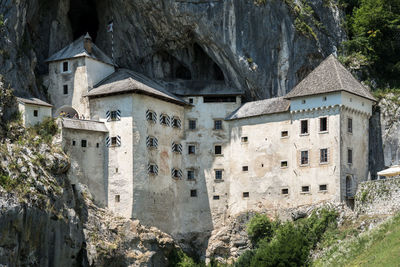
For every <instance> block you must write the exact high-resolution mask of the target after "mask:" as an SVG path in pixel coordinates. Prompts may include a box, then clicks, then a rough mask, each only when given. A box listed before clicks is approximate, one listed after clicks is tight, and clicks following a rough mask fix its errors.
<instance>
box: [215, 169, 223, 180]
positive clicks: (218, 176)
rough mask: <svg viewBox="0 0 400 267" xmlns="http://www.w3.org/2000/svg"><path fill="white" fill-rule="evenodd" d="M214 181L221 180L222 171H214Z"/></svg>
mask: <svg viewBox="0 0 400 267" xmlns="http://www.w3.org/2000/svg"><path fill="white" fill-rule="evenodd" d="M215 180H222V170H215Z"/></svg>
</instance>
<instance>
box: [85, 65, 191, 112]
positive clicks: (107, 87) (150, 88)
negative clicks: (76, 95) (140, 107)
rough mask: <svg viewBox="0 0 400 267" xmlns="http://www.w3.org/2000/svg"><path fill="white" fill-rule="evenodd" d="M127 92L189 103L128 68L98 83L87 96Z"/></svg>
mask: <svg viewBox="0 0 400 267" xmlns="http://www.w3.org/2000/svg"><path fill="white" fill-rule="evenodd" d="M126 93H137V94H145V95H149V96H153V97H156V98H160V99H163V100H165V101H169V102H173V103H175V104H179V105H187V103H186V102H185V101H184V100H182V99H180V98H179V97H177V96H175V95H173V94H171V93H169V92H168V91H167V90H165V89H164V88H163V87H162V86H161V85H160V84H158V83H157V82H155V81H153V80H151V79H149V78H147V77H146V76H144V75H142V74H139V73H137V72H134V71H131V70H127V69H118V70H117V71H116V72H114V73H112V74H111V75H109V76H108V77H107V78H105V79H104V80H103V81H101V82H100V83H98V84H97V85H96V86H95V87H94V88H93V89H92V90H90V91H89V92H88V93H87V94H86V95H85V96H88V97H103V96H108V95H115V94H126Z"/></svg>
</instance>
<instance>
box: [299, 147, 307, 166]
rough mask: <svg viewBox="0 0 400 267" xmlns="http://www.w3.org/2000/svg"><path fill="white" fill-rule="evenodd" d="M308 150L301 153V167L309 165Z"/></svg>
mask: <svg viewBox="0 0 400 267" xmlns="http://www.w3.org/2000/svg"><path fill="white" fill-rule="evenodd" d="M308 163H309V160H308V150H303V151H301V152H300V165H308Z"/></svg>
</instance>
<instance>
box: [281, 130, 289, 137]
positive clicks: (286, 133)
mask: <svg viewBox="0 0 400 267" xmlns="http://www.w3.org/2000/svg"><path fill="white" fill-rule="evenodd" d="M288 136H289V132H288V131H282V132H281V137H288Z"/></svg>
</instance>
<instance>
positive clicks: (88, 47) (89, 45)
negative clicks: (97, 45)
mask: <svg viewBox="0 0 400 267" xmlns="http://www.w3.org/2000/svg"><path fill="white" fill-rule="evenodd" d="M83 42H84V43H83V45H84V47H85V50H86V51H87V52H88V53H89V54H91V53H92V46H93V43H92V37H90V35H89V33H86V35H85V37H84V41H83Z"/></svg>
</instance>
